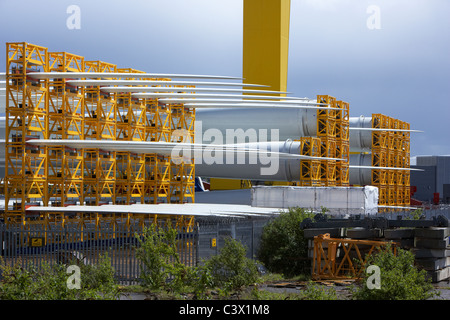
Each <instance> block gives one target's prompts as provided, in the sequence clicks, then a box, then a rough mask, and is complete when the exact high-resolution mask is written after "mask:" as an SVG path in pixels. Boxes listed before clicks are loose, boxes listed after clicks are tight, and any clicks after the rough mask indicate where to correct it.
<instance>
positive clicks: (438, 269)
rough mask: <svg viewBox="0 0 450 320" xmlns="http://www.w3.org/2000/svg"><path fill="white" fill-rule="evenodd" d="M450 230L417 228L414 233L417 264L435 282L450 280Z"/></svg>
mask: <svg viewBox="0 0 450 320" xmlns="http://www.w3.org/2000/svg"><path fill="white" fill-rule="evenodd" d="M449 235H450V228H417V229H415V231H414V253H415V256H416V263H417V264H418V265H419V266H421V267H422V268H424V269H425V270H427V271H428V273H429V275H430V276H431V278H432V281H433V282H439V281H442V280H446V279H448V278H450V247H449Z"/></svg>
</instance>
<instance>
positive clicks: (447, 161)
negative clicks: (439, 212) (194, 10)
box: [411, 156, 450, 204]
mask: <svg viewBox="0 0 450 320" xmlns="http://www.w3.org/2000/svg"><path fill="white" fill-rule="evenodd" d="M411 168H414V169H420V170H422V171H412V172H411V188H412V191H411V192H412V197H413V198H414V199H415V200H419V201H420V202H425V203H432V204H439V203H446V204H448V203H450V156H417V157H415V163H414V164H413V165H411Z"/></svg>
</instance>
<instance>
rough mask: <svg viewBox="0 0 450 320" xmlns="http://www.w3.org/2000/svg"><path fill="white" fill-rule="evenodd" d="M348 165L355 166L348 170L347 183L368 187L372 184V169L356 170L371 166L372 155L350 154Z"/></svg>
mask: <svg viewBox="0 0 450 320" xmlns="http://www.w3.org/2000/svg"><path fill="white" fill-rule="evenodd" d="M349 163H350V165H351V166H357V167H353V168H350V170H349V177H348V178H349V183H350V184H353V185H360V186H365V185H370V184H372V169H368V168H358V166H362V167H370V166H372V154H371V153H368V154H366V153H360V154H350V159H349Z"/></svg>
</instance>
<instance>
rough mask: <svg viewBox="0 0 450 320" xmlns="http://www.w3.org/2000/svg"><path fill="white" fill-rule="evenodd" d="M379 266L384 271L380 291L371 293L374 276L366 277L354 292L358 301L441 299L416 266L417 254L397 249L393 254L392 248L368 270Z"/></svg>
mask: <svg viewBox="0 0 450 320" xmlns="http://www.w3.org/2000/svg"><path fill="white" fill-rule="evenodd" d="M370 265H375V266H378V267H379V268H380V280H381V281H380V284H381V288H379V289H375V288H372V289H369V287H368V286H367V281H368V280H369V281H370V279H369V277H370V276H371V274H369V273H364V276H363V278H362V281H361V284H360V285H359V286H358V287H356V288H354V289H353V299H356V300H426V299H429V298H432V297H434V296H435V295H437V292H436V291H435V290H434V289H433V286H432V284H431V281H430V279H428V278H427V273H426V271H425V270H420V271H419V270H418V269H417V268H416V267H415V266H414V254H413V253H412V252H410V251H408V250H404V249H400V248H399V249H397V254H396V255H395V254H394V253H393V250H391V249H390V248H389V247H388V249H387V250H381V251H379V252H378V253H376V254H374V255H372V256H370V257H369V259H368V262H367V264H366V266H365V267H368V266H370Z"/></svg>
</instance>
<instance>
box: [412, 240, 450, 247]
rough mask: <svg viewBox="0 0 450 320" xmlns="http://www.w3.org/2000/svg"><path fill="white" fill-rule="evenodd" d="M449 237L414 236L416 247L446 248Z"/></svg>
mask: <svg viewBox="0 0 450 320" xmlns="http://www.w3.org/2000/svg"><path fill="white" fill-rule="evenodd" d="M448 239H449V238H448V237H447V238H445V239H443V240H441V239H430V238H417V237H416V238H414V246H415V247H416V248H430V249H445V248H447V246H448V245H449V243H448Z"/></svg>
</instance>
